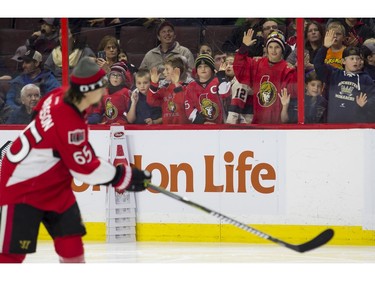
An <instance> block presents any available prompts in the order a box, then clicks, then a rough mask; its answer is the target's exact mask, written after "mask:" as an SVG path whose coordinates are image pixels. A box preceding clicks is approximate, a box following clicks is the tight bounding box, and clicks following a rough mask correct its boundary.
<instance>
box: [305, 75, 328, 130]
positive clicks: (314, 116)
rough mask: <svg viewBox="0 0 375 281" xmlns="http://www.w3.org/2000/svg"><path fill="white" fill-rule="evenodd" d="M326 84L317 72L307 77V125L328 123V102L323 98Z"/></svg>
mask: <svg viewBox="0 0 375 281" xmlns="http://www.w3.org/2000/svg"><path fill="white" fill-rule="evenodd" d="M323 88H324V83H323V81H322V80H320V79H319V78H318V76H317V74H316V72H315V71H311V72H309V73H308V74H306V77H305V101H304V102H305V123H326V122H327V100H326V98H324V97H323V95H322V94H323Z"/></svg>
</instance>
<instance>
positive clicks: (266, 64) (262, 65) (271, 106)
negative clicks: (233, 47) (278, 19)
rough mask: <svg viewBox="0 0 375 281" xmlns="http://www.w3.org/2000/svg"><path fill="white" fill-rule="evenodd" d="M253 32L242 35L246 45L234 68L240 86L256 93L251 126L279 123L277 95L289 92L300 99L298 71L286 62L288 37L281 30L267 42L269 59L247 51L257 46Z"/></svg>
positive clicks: (274, 32) (267, 56) (241, 50)
mask: <svg viewBox="0 0 375 281" xmlns="http://www.w3.org/2000/svg"><path fill="white" fill-rule="evenodd" d="M253 35H254V30H252V29H249V30H248V31H247V33H245V34H244V36H243V41H242V42H243V44H242V45H241V47H240V49H239V51H238V53H237V54H236V55H235V58H234V63H233V69H234V73H235V76H236V78H237V80H238V81H239V82H240V83H243V84H246V85H249V86H251V87H252V89H253V91H254V95H253V106H254V116H253V121H252V123H254V124H260V123H269V124H280V123H281V122H282V120H281V109H282V104H281V101H280V99H279V98H278V93H280V92H281V90H282V89H284V88H286V89H287V94H290V97H291V98H296V97H297V90H296V86H297V85H296V78H297V77H296V70H295V68H293V67H291V66H289V65H288V63H287V62H286V61H285V60H284V59H283V53H284V52H285V37H284V35H283V33H282V32H281V31H279V30H274V31H272V32H271V33H270V34H269V35H268V37H267V41H266V57H262V58H251V57H249V56H248V55H247V54H248V50H249V48H250V46H251V45H253V44H255V41H256V39H253V38H254V37H253Z"/></svg>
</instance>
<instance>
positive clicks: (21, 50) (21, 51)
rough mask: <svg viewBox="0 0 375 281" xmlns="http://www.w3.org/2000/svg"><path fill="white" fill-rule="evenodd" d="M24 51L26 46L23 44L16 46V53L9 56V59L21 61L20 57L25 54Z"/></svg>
mask: <svg viewBox="0 0 375 281" xmlns="http://www.w3.org/2000/svg"><path fill="white" fill-rule="evenodd" d="M26 51H27V47H26V46H25V45H24V46H20V47H18V48H17V50H16V53H15V54H14V56H13V57H11V58H10V59H11V60H15V61H18V62H22V57H23V56H24V55H25V53H26Z"/></svg>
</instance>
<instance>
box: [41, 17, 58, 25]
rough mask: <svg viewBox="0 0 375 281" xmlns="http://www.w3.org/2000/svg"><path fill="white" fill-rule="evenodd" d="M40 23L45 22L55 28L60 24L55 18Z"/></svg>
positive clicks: (45, 19)
mask: <svg viewBox="0 0 375 281" xmlns="http://www.w3.org/2000/svg"><path fill="white" fill-rule="evenodd" d="M39 22H40V23H43V22H45V23H46V24H49V25H54V26H58V25H59V24H58V23H59V22H58V20H57V19H55V18H44V19H41V20H40V21H39Z"/></svg>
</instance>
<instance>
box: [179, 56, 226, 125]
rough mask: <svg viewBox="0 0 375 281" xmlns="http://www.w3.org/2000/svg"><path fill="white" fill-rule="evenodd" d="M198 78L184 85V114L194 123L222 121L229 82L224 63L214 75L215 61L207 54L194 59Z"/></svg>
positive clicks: (218, 122)
mask: <svg viewBox="0 0 375 281" xmlns="http://www.w3.org/2000/svg"><path fill="white" fill-rule="evenodd" d="M195 68H196V70H197V76H198V78H197V79H195V81H193V82H191V83H189V85H187V86H186V93H185V111H186V116H187V117H188V118H189V120H190V122H191V123H194V124H222V123H224V120H225V119H226V118H225V115H226V112H225V109H224V105H223V103H224V100H225V99H226V98H227V97H229V95H230V93H229V90H230V83H229V82H228V81H227V80H226V78H225V72H224V71H223V70H224V65H223V66H222V67H221V68H220V71H218V73H217V74H216V75H215V61H214V59H213V58H212V56H210V55H208V54H201V55H199V56H198V57H197V59H196V60H195Z"/></svg>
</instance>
